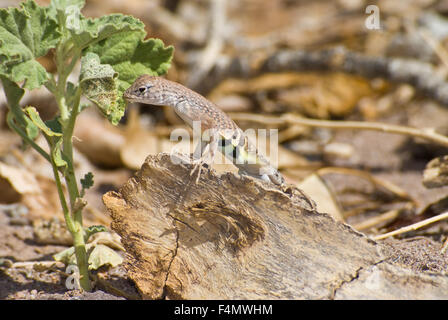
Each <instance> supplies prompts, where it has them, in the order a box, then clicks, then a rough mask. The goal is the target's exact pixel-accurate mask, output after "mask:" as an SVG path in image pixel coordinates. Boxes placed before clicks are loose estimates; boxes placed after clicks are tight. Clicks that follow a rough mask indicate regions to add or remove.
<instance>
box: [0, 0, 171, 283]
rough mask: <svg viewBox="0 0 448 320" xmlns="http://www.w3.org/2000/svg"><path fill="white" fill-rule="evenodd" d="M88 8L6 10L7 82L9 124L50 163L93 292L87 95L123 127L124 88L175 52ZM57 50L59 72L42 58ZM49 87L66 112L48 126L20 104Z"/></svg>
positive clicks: (62, 1)
mask: <svg viewBox="0 0 448 320" xmlns="http://www.w3.org/2000/svg"><path fill="white" fill-rule="evenodd" d="M83 6H84V1H83V0H52V1H51V4H50V5H49V6H48V7H41V6H38V5H37V4H36V3H35V2H34V1H32V0H28V1H26V2H23V3H21V7H20V8H8V9H0V80H1V82H2V84H3V89H4V91H5V94H6V98H7V101H8V105H9V112H8V115H7V123H8V125H9V126H10V128H11V129H12V130H14V131H15V132H17V133H18V134H19V135H20V136H21V137H22V139H23V140H24V142H25V143H27V144H29V145H30V146H31V147H32V148H34V149H35V150H36V151H37V152H39V153H40V154H41V155H42V156H43V157H44V158H45V159H46V160H48V161H49V162H50V163H51V166H52V168H53V173H54V178H55V181H56V185H57V190H58V193H59V198H60V202H61V206H62V210H63V213H64V217H65V221H66V224H67V228H68V230H69V231H70V233H71V234H72V237H73V242H74V251H75V256H76V261H77V265H78V268H79V273H80V283H81V287H82V288H83V289H84V290H87V291H90V290H91V285H90V280H89V276H88V263H87V253H86V246H85V242H86V240H87V238H88V236H89V235H90V234H92V233H93V232H97V231H102V230H103V228H93V229H88V230H87V229H85V228H84V227H83V223H82V210H83V208H84V206H85V205H86V202H85V200H84V199H83V195H84V190H85V189H87V188H89V187H90V186H91V185H92V184H93V177H92V175H91V173H88V174H87V175H86V176H85V177H84V179H81V191H80V190H79V186H78V182H77V181H76V178H75V171H74V167H73V145H72V137H73V130H74V126H75V121H76V118H77V116H78V114H79V113H80V112H81V111H82V109H83V106H81V104H80V98H81V95H84V96H85V97H87V98H88V99H89V100H90V101H92V102H93V103H94V104H95V105H96V106H97V107H98V108H99V109H100V110H101V111H102V112H103V114H104V115H105V116H106V117H107V118H108V119H109V121H110V122H111V123H113V124H117V123H118V122H119V120H120V119H121V117H122V116H123V114H124V110H125V102H124V100H123V98H122V94H123V92H124V90H125V89H127V87H129V86H130V85H131V84H132V82H133V81H134V80H135V79H136V78H137V77H138V76H139V75H141V74H143V73H148V74H152V75H160V74H163V73H165V72H166V71H167V69H168V67H169V66H170V62H171V58H172V54H173V48H172V47H171V46H169V47H165V46H164V44H163V42H162V41H161V40H159V39H148V40H145V36H146V32H145V31H144V24H143V23H142V22H141V21H140V20H138V19H136V18H134V17H132V16H125V15H122V14H112V15H107V16H103V17H100V18H96V19H88V18H85V17H84V16H83V15H82V14H81V9H82V8H83ZM50 50H53V56H54V61H55V64H56V68H57V71H56V73H55V74H51V73H49V72H47V71H46V70H45V68H44V67H43V66H42V65H41V64H40V63H39V62H38V61H37V60H36V58H38V57H41V56H44V55H46V54H47V53H48V52H49V51H50ZM79 60H81V73H80V76H79V82H78V83H72V82H70V81H68V77H69V75H70V74H71V73H72V71H73V68H74V67H75V65H76V63H77V62H78V61H79ZM42 85H44V86H45V87H46V88H47V89H48V90H49V91H50V92H51V93H52V94H53V95H54V97H55V99H56V101H57V104H58V107H59V114H58V115H57V116H56V117H55V118H54V119H52V120H49V121H43V120H42V119H41V118H40V116H39V113H38V111H37V110H36V109H35V108H34V107H26V108H22V107H21V106H20V105H19V103H20V100H21V98H22V96H23V94H24V92H25V91H24V90H25V89H27V90H32V89H36V88H39V87H41V86H42ZM39 133H41V134H43V136H44V137H45V139H46V141H47V143H48V146H49V152H47V151H45V150H43V149H42V148H41V147H40V146H39V145H37V144H36V143H35V142H34V140H35V138H36V137H37V135H38V134H39ZM61 178H62V179H61ZM63 181H65V185H66V187H67V193H68V198H69V199H68V200H69V201H67V199H66V196H65V194H64V192H63V186H62V183H63Z"/></svg>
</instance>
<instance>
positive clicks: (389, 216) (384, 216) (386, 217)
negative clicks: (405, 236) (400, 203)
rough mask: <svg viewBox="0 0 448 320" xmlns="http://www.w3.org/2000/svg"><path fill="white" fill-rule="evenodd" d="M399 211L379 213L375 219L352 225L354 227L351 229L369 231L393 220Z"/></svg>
mask: <svg viewBox="0 0 448 320" xmlns="http://www.w3.org/2000/svg"><path fill="white" fill-rule="evenodd" d="M400 211H401V210H399V209H395V210H389V211H387V212H384V213H381V214H380V215H378V216H375V217H372V218H370V219H367V220H365V221H362V222H360V223H357V224H354V225H352V227H353V228H355V229H356V230H358V231H361V230H365V229H370V228H372V227H374V226H376V225H378V224H380V223H383V222H386V221H390V220H393V219H395V218H396V217H398V215H399V214H400Z"/></svg>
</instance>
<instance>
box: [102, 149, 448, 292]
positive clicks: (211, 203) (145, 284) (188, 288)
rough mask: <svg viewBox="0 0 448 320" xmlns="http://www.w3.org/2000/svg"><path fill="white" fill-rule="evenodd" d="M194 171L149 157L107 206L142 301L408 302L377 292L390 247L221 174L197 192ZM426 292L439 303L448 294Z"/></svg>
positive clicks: (204, 180)
mask: <svg viewBox="0 0 448 320" xmlns="http://www.w3.org/2000/svg"><path fill="white" fill-rule="evenodd" d="M191 168H192V166H191V165H190V164H179V165H178V164H174V163H173V162H172V161H171V160H170V156H169V155H168V154H160V155H157V156H149V157H148V158H147V159H146V161H145V163H144V164H143V166H142V168H141V169H140V171H138V172H137V173H136V174H135V176H134V177H133V178H131V179H130V180H129V181H128V182H127V183H126V184H125V185H123V187H122V188H121V189H120V191H119V192H109V193H107V194H105V195H104V197H103V200H104V203H105V205H106V207H107V208H108V210H109V212H110V213H111V216H112V219H113V223H112V228H113V229H114V230H115V231H116V232H117V233H118V234H120V235H121V237H122V242H123V245H124V246H125V248H126V250H127V253H128V263H127V269H128V274H129V276H130V278H131V279H133V280H134V281H135V283H136V284H137V287H138V288H139V290H140V292H141V293H142V295H143V297H144V298H149V299H160V298H168V299H322V298H323V299H332V298H343V299H347V298H353V297H360V298H370V299H372V298H376V297H388V298H401V297H407V295H402V296H400V294H399V293H400V290H395V291H391V292H394V294H395V295H392V296H391V295H390V294H389V295H388V294H385V293H382V294H377V293H376V291H375V290H374V289H375V288H376V287H375V286H376V285H378V283H379V284H382V283H385V284H387V285H388V286H390V285H393V281H392V282H391V281H389V280H388V281H386V282H385V281H383V279H382V278H383V277H386V276H387V277H389V278H388V279H393V277H392V276H391V275H390V274H387V272H388V270H389V269H390V268H387V267H384V266H382V265H383V264H387V262H386V261H385V259H386V258H387V254H386V253H385V252H386V251H385V250H383V246H382V245H380V244H378V243H376V242H374V241H373V240H370V239H369V238H368V237H366V236H365V235H363V234H361V233H359V232H357V231H355V230H354V229H352V228H351V227H350V226H348V225H346V224H343V223H340V222H337V221H335V220H334V219H333V218H331V217H330V216H329V215H327V214H323V213H318V212H314V211H313V209H312V206H311V205H310V204H309V202H308V201H307V200H306V197H304V196H303V195H302V194H301V192H300V191H299V190H298V189H296V188H293V187H290V188H287V189H285V190H280V189H278V188H277V187H276V186H274V185H272V184H267V183H264V182H260V181H258V180H255V179H252V178H247V177H238V176H236V175H234V174H232V173H226V174H223V175H221V176H218V175H217V174H216V173H215V172H214V171H213V170H203V171H206V172H203V173H202V175H201V179H200V181H199V183H198V184H195V179H196V176H193V177H191V176H190V170H191ZM375 267H377V268H378V267H381V269H380V270H381V272H377V271H375V270H376V269H375ZM394 268H399V267H395V266H394ZM369 270H373V271H375V272H377V276H376V278H373V279H372V278H368V276H369V274H368V273H369V272H370V271H369ZM400 270H401V269H400ZM403 274H404V275H405V274H406V273H405V272H404V273H403ZM360 275H362V277H361V276H360ZM413 277H414V278H413V279H421V278H419V275H413ZM358 278H362V279H364V280H365V279H366V278H367V279H368V281H360V282H359V284H357V283H358ZM369 279H370V280H369ZM386 280H387V279H386ZM372 281H373V282H372ZM372 283H373V286H372ZM391 283H392V284H391ZM402 283H403V282H402ZM445 283H448V281H446V279H445ZM411 284H412V283H411ZM402 285H403V284H401V286H402ZM412 285H416V287H415V288H418V281H417V280H415V281H414V282H413V284H412ZM352 287H355V288H356V291H350V289H351V288H352ZM368 288H374V289H368ZM380 288H383V287H381V286H380ZM397 288H398V287H397ZM415 288H414V289H415ZM343 289H344V290H343ZM428 290H429V291H428ZM428 290H427V291H428V292H430V293H431V295H430V296H431V297H433V296H434V295H439V296H440V292H443V291H442V290H441V289H440V288H438V289H437V290H436V291H431V287H429V289H428ZM364 291H365V292H366V294H362V292H364ZM401 291H403V290H401ZM445 292H447V290H445ZM446 297H447V296H445V298H446Z"/></svg>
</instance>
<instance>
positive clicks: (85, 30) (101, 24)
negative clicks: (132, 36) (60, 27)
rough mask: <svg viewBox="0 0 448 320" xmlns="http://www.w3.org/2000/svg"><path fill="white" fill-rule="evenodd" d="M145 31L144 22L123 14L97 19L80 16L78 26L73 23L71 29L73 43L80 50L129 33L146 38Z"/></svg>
mask: <svg viewBox="0 0 448 320" xmlns="http://www.w3.org/2000/svg"><path fill="white" fill-rule="evenodd" d="M67 21H69V20H67ZM144 30H145V25H144V24H143V22H141V21H140V20H138V19H137V18H134V17H132V16H125V15H122V14H111V15H107V16H102V17H100V18H96V19H87V18H84V17H83V16H80V17H79V20H78V22H77V24H76V23H73V27H72V28H71V29H70V31H71V36H72V39H73V42H74V44H75V46H76V47H77V48H80V49H84V48H86V47H88V46H89V45H93V44H94V43H96V42H99V41H102V40H104V39H106V38H109V37H112V36H118V37H122V35H123V34H125V33H127V32H136V33H139V34H141V35H142V36H144V35H145V31H144Z"/></svg>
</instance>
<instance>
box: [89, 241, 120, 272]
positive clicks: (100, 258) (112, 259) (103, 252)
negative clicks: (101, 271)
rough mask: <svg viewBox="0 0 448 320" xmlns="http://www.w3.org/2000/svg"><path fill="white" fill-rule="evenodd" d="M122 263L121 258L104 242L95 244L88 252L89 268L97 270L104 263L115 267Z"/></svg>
mask: <svg viewBox="0 0 448 320" xmlns="http://www.w3.org/2000/svg"><path fill="white" fill-rule="evenodd" d="M121 263H123V258H122V257H121V256H120V255H119V254H118V253H116V252H115V251H114V250H112V249H111V248H109V247H108V246H105V245H104V244H97V245H96V246H95V247H94V248H93V250H92V251H91V252H90V254H89V270H97V269H98V268H99V267H101V266H104V265H110V266H112V267H116V266H118V265H119V264H121Z"/></svg>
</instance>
